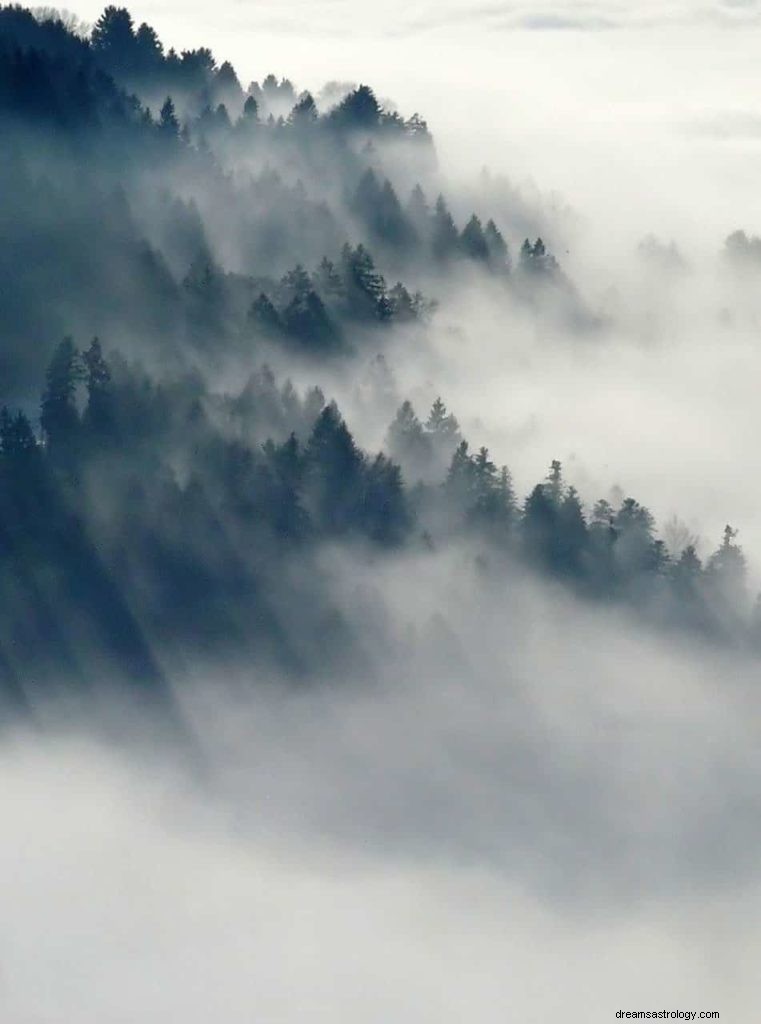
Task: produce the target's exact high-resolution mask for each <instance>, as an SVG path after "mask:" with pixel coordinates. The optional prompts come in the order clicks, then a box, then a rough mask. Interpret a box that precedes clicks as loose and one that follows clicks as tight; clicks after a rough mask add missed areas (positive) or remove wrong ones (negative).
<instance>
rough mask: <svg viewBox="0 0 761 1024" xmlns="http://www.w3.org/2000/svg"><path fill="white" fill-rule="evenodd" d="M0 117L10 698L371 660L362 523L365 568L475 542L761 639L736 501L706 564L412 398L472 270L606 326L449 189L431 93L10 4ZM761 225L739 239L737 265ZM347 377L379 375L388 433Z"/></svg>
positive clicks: (650, 615) (538, 568)
mask: <svg viewBox="0 0 761 1024" xmlns="http://www.w3.org/2000/svg"><path fill="white" fill-rule="evenodd" d="M0 124H2V130H3V140H4V144H3V146H2V152H0V197H2V198H0V238H1V239H2V241H1V242H0V337H1V338H2V344H1V346H0V392H1V393H0V404H1V405H2V413H0V595H1V599H0V681H2V685H3V691H4V694H5V696H6V698H7V701H8V702H9V704H10V705H12V706H14V707H16V708H18V709H21V710H23V709H29V708H30V707H31V706H33V704H34V702H35V700H37V699H38V698H39V697H41V696H43V695H44V694H46V693H47V692H50V691H55V689H56V688H57V687H62V688H65V689H68V688H71V687H73V688H75V689H76V688H80V689H82V690H83V691H84V692H87V691H89V690H91V689H93V688H95V687H97V686H102V685H104V684H103V680H108V681H109V685H116V686H119V687H124V686H126V687H127V688H129V689H134V690H135V692H137V693H139V694H141V695H142V697H143V698H145V699H147V700H149V701H152V700H162V699H164V697H168V694H169V687H168V683H167V680H168V678H169V677H170V676H172V675H173V674H174V673H175V672H176V671H177V668H178V666H182V665H183V664H187V663H191V662H194V661H199V660H200V661H201V662H203V661H208V662H216V663H218V664H219V663H225V662H229V663H235V662H236V661H240V660H241V659H248V660H249V661H251V662H252V663H263V664H264V663H267V664H274V665H277V666H278V667H279V669H280V670H281V671H282V672H284V673H286V674H287V675H288V676H290V677H292V678H293V679H295V680H301V681H305V680H307V679H309V678H312V677H315V678H316V677H325V678H327V677H330V675H331V673H334V672H337V671H338V669H339V667H340V666H341V665H342V664H345V663H347V661H353V662H356V663H361V661H362V658H363V656H364V655H363V650H362V642H361V637H359V636H357V635H356V632H355V631H354V630H353V629H352V626H351V624H350V623H349V622H347V621H346V620H345V618H344V617H343V615H342V613H341V611H340V609H339V608H337V607H336V606H335V603H334V601H333V598H332V591H331V587H330V582H329V579H328V578H327V576H326V569H325V564H324V561H323V560H321V557H322V554H323V553H324V552H325V551H330V550H333V549H336V548H340V549H342V550H347V551H351V552H352V553H353V554H354V555H355V556H356V557H358V558H361V559H364V560H365V561H366V562H367V563H368V564H370V565H371V566H372V565H375V564H380V563H382V562H384V561H393V560H394V559H400V558H402V557H404V556H405V554H406V553H410V552H415V553H417V554H419V555H422V556H423V557H426V556H427V557H430V558H436V557H437V556H438V554H439V553H440V552H442V551H445V550H449V549H451V550H457V551H461V550H464V551H466V552H467V553H468V557H469V558H470V559H471V561H472V563H473V564H474V565H475V566H476V567H477V569H478V572H479V573H480V574H482V576H483V578H484V581H485V585H488V586H492V587H493V586H497V587H499V588H502V589H504V590H505V591H509V589H510V588H511V587H513V586H515V585H516V581H518V580H520V579H521V578H523V577H524V576H525V575H529V576H532V577H534V576H535V577H539V578H541V579H545V580H547V581H550V583H551V585H553V586H557V587H559V588H563V589H565V590H568V591H569V592H570V593H572V594H574V595H576V596H577V597H578V598H579V599H580V600H582V601H584V602H587V603H589V605H590V606H594V605H596V604H598V605H604V606H610V605H611V604H613V605H616V606H620V608H621V609H622V610H624V611H625V614H627V615H631V616H635V617H639V618H640V619H642V620H644V621H646V622H648V623H650V624H652V625H653V626H655V627H656V628H657V629H660V630H665V631H667V632H675V633H677V634H683V635H684V636H685V637H689V636H695V637H697V636H699V637H701V638H703V640H706V639H707V640H709V641H710V642H715V643H717V644H720V645H729V646H732V647H740V648H742V649H744V650H747V651H750V652H754V651H755V650H756V648H757V647H758V646H759V644H761V615H760V614H759V609H758V606H757V605H756V604H754V601H753V599H752V595H751V593H750V588H749V584H748V581H747V571H746V563H745V558H744V555H743V552H742V550H741V548H740V546H739V544H738V541H737V531H736V529H734V528H733V527H732V526H731V525H727V526H726V528H725V530H724V532H723V535H722V536H720V537H717V538H714V548H713V551H712V553H710V554H708V555H707V556H706V557H704V558H703V559H701V557H699V554H698V551H697V549H696V544H695V539H694V538H692V537H691V536H690V535H689V531H686V530H685V531H683V535H681V536H679V537H677V538H676V540H675V541H674V542H673V543H670V544H669V543H667V542H666V541H665V540H664V539H663V538H662V536H660V535H659V531H658V528H657V526H656V519H655V515H654V513H653V512H651V511H650V510H649V509H648V508H647V507H646V506H645V505H643V504H640V502H639V501H638V500H635V498H634V497H631V496H629V495H626V494H624V493H622V494H620V495H613V494H609V495H607V496H606V497H602V498H600V499H599V500H596V501H593V502H592V503H591V504H590V503H589V501H588V500H587V499H586V498H584V497H582V496H581V495H580V493H579V491H578V490H577V489H576V487H574V486H573V485H572V484H570V483H568V482H567V480H566V477H565V475H564V467H563V466H562V465H561V462H560V461H558V460H552V461H551V462H550V464H549V466H548V467H547V470H546V475H544V476H543V478H542V479H540V480H539V481H538V482H537V483H536V485H535V486H533V488H531V489H529V490H528V492H527V493H519V492H518V490H517V488H516V486H515V484H514V482H513V478H512V476H511V473H510V470H509V468H508V467H507V466H506V465H502V464H501V457H502V456H503V453H500V457H498V456H497V455H495V453H493V452H491V451H490V450H489V449H488V448H487V447H485V446H483V445H482V444H481V443H480V439H479V438H478V437H477V436H469V437H465V436H464V430H463V428H462V427H461V425H460V423H459V422H458V418H457V415H458V411H457V409H456V408H453V409H450V408H449V407H448V405H447V404H446V403H447V401H448V398H447V395H446V394H442V395H441V396H437V397H435V400H434V401H433V402H432V404H431V406H430V407H429V408H417V409H416V408H415V407H414V406H413V402H412V401H411V400H409V398H408V396H406V395H405V394H404V389H403V386H401V387H400V385H399V384H398V381H397V378H396V375H395V372H394V360H395V353H396V352H397V351H398V350H399V346H402V347H403V348H404V349H407V350H414V349H415V348H416V347H419V348H420V349H425V347H426V346H427V345H429V343H430V338H431V336H432V335H434V334H435V332H436V331H437V330H439V329H440V328H439V324H440V322H441V320H440V318H441V309H440V307H441V300H442V297H443V296H445V295H446V294H447V292H448V290H450V289H451V288H454V287H459V286H461V285H462V284H463V282H465V283H468V282H473V281H477V282H481V284H482V286H483V287H484V288H488V289H490V290H491V291H492V292H494V293H496V294H498V295H499V296H501V297H502V299H500V301H502V300H504V301H505V302H509V303H510V304H512V306H513V307H514V308H517V309H519V310H521V311H522V315H525V316H527V317H535V318H542V317H546V318H549V319H550V321H551V320H552V318H553V317H554V318H557V317H561V316H562V317H563V318H564V322H566V323H568V324H571V325H572V329H573V331H575V332H578V333H579V334H581V335H592V336H593V335H594V334H595V332H597V331H599V330H600V328H601V324H602V320H601V316H600V314H599V313H597V312H595V311H594V310H593V307H592V306H591V305H590V304H589V303H588V302H587V301H586V300H585V298H584V295H583V294H582V291H581V290H580V289H579V288H578V287H577V286H576V285H575V284H574V283H573V281H572V280H571V278H570V277H569V275H568V274H567V273H566V272H565V271H564V269H563V268H562V266H561V264H560V262H559V260H558V259H557V258H556V257H555V255H553V253H552V252H551V251H550V248H548V246H547V245H546V243H545V241H543V240H542V238H541V237H538V235H532V236H531V237H530V238H526V237H521V236H520V235H518V236H516V235H515V228H516V225H515V224H514V223H507V224H498V223H497V218H496V217H494V216H492V215H491V214H490V211H489V209H488V204H487V202H486V201H485V200H484V201H483V202H482V201H480V200H479V204H478V207H477V208H476V209H468V208H463V206H462V202H461V201H460V200H459V198H458V199H456V200H451V199H448V198H447V196H446V194H445V193H444V191H442V190H441V188H440V185H441V180H442V179H441V175H440V169H439V166H438V158H437V155H436V149H435V145H434V141H433V138H432V134H431V132H430V130H429V128H428V126H427V124H426V122H425V120H424V119H423V117H422V116H421V115H420V114H418V113H412V114H411V115H410V116H406V117H405V116H402V115H401V114H400V113H399V112H397V111H396V110H395V109H393V107H392V106H391V105H390V104H389V103H387V101H382V100H380V99H379V98H378V96H377V95H376V93H375V92H374V91H373V89H372V88H371V87H370V86H369V85H366V84H359V85H356V86H351V87H348V88H344V87H342V86H341V85H340V83H329V84H328V85H327V86H326V87H325V88H324V89H323V90H322V92H321V93H319V94H316V95H314V96H313V95H312V94H311V93H310V92H307V91H299V90H298V89H297V88H296V87H295V86H294V84H293V83H292V82H291V81H289V80H288V79H287V78H280V79H278V78H277V77H276V76H275V75H274V74H267V75H266V77H264V78H263V79H262V81H261V82H257V81H254V82H251V83H250V84H249V85H248V86H245V87H244V86H243V85H242V84H241V82H240V81H239V79H238V77H237V74H236V72H235V70H234V68H233V67H232V65H231V64H230V63H228V62H223V63H222V64H218V63H217V61H216V59H215V57H214V56H213V55H212V53H211V52H210V51H209V50H207V49H198V50H192V51H183V52H181V53H177V52H176V51H175V50H174V49H172V48H169V49H166V48H165V45H164V43H162V41H161V40H160V39H159V37H158V35H157V33H156V32H155V31H154V30H153V29H152V28H151V27H150V26H149V25H146V24H141V25H135V23H134V21H133V19H132V17H131V15H130V13H129V12H128V10H126V9H124V8H117V7H113V6H111V7H107V8H106V9H105V11H104V12H103V14H102V15H101V16H100V18H99V19H98V21H97V22H96V24H95V25H94V27H93V28H92V30H91V31H89V32H85V31H83V29H82V27H81V26H80V25H79V24H78V23H77V22H76V20H75V19H73V18H70V17H67V16H65V15H61V14H58V13H56V12H54V11H30V10H27V9H24V8H22V7H18V6H9V7H3V8H2V9H0ZM487 198H488V197H487ZM758 244H759V243H758V239H755V238H748V237H747V236H746V235H745V234H744V233H742V232H738V233H736V234H735V235H733V236H731V237H730V239H728V242H727V258H728V260H730V261H732V260H733V261H735V263H737V262H738V261H739V262H740V263H743V262H745V263H747V262H748V261H752V260H753V259H754V258H756V259H757V256H756V254H755V250H756V249H757V248H758ZM326 379H327V380H335V381H336V382H337V387H338V388H339V390H340V389H341V388H345V387H346V382H347V381H357V380H361V401H360V402H359V403H358V404H359V407H360V408H362V407H365V408H366V411H367V414H368V416H370V417H371V418H372V417H374V418H375V420H378V421H380V420H381V419H383V418H384V417H385V421H384V426H383V429H382V431H381V434H382V440H381V444H380V448H379V450H377V449H376V448H374V447H369V446H368V445H366V444H364V443H363V442H362V441H361V440H360V438H362V437H363V436H367V431H364V428H363V425H362V424H361V423H360V424H358V425H356V426H355V424H354V422H352V419H353V417H352V416H348V415H347V416H346V418H345V417H344V414H343V413H342V411H341V409H340V408H339V403H338V402H337V400H336V399H335V397H334V395H333V394H331V392H330V389H329V388H326V386H325V385H324V384H323V383H315V381H320V382H323V381H325V380H326ZM355 404H356V403H355ZM354 413H355V416H358V415H359V413H358V412H357V410H356V409H355V410H354ZM376 433H377V432H376ZM468 433H469V434H471V433H472V431H471V430H470V429H469V430H468ZM509 455H510V453H509V452H506V453H504V457H506V461H508V462H509V461H510V460H509ZM613 482H614V481H611V483H613ZM686 511H689V510H686ZM728 514H729V515H731V510H729V513H728ZM378 628H379V629H382V625H379V626H378ZM389 642H390V641H389Z"/></svg>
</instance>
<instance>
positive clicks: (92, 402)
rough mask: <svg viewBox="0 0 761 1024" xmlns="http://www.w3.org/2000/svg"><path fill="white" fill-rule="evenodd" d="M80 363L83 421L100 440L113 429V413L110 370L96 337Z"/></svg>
mask: <svg viewBox="0 0 761 1024" xmlns="http://www.w3.org/2000/svg"><path fill="white" fill-rule="evenodd" d="M82 364H83V367H84V377H85V384H86V387H87V406H86V408H85V412H84V416H83V422H84V425H85V427H86V428H87V429H88V431H90V432H92V433H93V434H95V435H97V436H98V437H99V438H100V439H101V440H102V439H104V438H105V437H106V436H108V435H109V434H111V433H112V432H113V430H114V427H115V413H114V398H113V393H112V387H111V371H110V369H109V367H108V363H107V362H106V360H105V359H104V358H103V350H102V348H101V345H100V341H99V340H98V339H97V338H93V340H92V341H91V343H90V347H89V348H87V349H86V350H85V351H84V352H83V353H82Z"/></svg>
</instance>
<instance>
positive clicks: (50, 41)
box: [0, 6, 564, 399]
mask: <svg viewBox="0 0 761 1024" xmlns="http://www.w3.org/2000/svg"><path fill="white" fill-rule="evenodd" d="M278 111H281V112H280V113H278ZM283 111H284V112H283ZM0 125H1V126H2V128H3V132H4V146H3V147H2V153H0V194H2V195H3V196H5V197H9V196H12V197H13V202H12V203H11V202H8V201H5V202H0V231H2V234H3V238H4V242H5V244H4V246H3V248H2V251H0V273H1V274H2V279H3V282H4V301H3V303H2V304H0V332H1V333H2V335H3V337H4V339H5V345H4V351H3V353H2V356H0V358H1V359H2V367H0V369H2V379H3V381H4V385H3V390H4V392H5V394H6V396H8V397H10V398H12V399H16V398H18V397H20V396H21V397H24V390H25V389H27V388H31V387H33V386H34V379H35V377H36V376H37V375H38V374H39V373H40V372H41V371H42V369H43V367H44V361H45V360H46V358H47V357H48V356H49V349H48V348H47V344H46V341H45V339H48V338H51V337H56V336H61V335H63V334H66V333H76V334H85V335H89V334H94V333H98V334H101V335H103V336H109V337H116V336H119V337H120V338H125V337H128V338H130V342H131V344H132V345H133V346H134V350H135V352H136V353H137V354H139V355H141V356H144V357H147V356H149V355H150V356H153V355H154V354H155V352H156V350H159V351H160V353H161V358H162V360H164V361H165V362H167V363H171V360H172V359H175V361H176V363H177V365H178V366H180V365H182V362H183V358H184V357H183V354H182V353H183V351H184V350H185V348H186V346H187V344H188V343H190V344H193V345H196V346H197V347H198V348H199V349H200V350H201V351H203V352H206V353H207V354H208V353H210V352H213V353H214V358H215V361H217V362H218V361H220V360H224V358H226V357H231V356H233V355H237V354H239V352H240V351H241V347H242V349H243V350H244V351H247V346H248V348H250V342H251V341H252V340H254V341H255V340H256V330H253V337H252V329H255V328H257V327H258V328H261V331H260V332H259V333H260V334H261V335H263V336H264V337H265V338H266V340H267V341H268V342H269V343H273V342H276V341H278V340H280V341H282V340H285V341H287V342H291V343H293V342H295V343H296V345H297V347H298V346H299V345H305V346H306V347H307V348H308V349H309V348H310V347H311V346H316V347H317V348H318V349H319V348H324V349H326V350H327V349H336V350H339V349H343V350H351V349H352V348H354V347H356V345H357V344H358V342H359V341H360V339H361V333H360V335H359V336H357V327H358V326H360V327H361V326H362V324H366V325H368V326H370V325H373V324H376V323H389V322H393V321H394V320H401V321H410V320H413V319H417V318H419V317H420V315H421V314H422V313H424V312H425V313H427V312H429V311H430V310H431V309H432V308H433V306H434V305H435V302H434V300H433V298H431V299H423V297H422V294H421V292H428V291H429V290H430V289H431V288H433V289H434V290H435V289H436V288H438V287H439V285H440V283H441V282H442V281H443V280H445V276H446V275H447V274H449V273H452V272H458V271H459V269H460V268H463V267H469V268H473V269H475V270H476V271H478V272H483V273H488V274H490V275H492V276H496V277H498V278H500V279H503V280H504V281H505V282H506V286H507V282H508V281H509V273H510V270H511V265H512V260H511V256H510V252H509V249H508V244H507V242H506V240H505V238H504V237H503V235H502V233H501V232H500V230H499V228H498V227H497V225H496V223H495V222H494V221H493V220H492V219H489V218H484V220H482V219H481V218H480V217H479V216H478V215H476V214H475V213H473V214H472V215H470V216H464V217H463V219H462V220H461V221H460V222H459V223H458V222H457V221H456V220H455V217H454V216H453V214H452V213H451V211H450V207H449V204H448V203H447V200H446V198H445V197H444V196H443V195H440V194H438V191H437V190H436V179H435V174H434V173H433V172H432V166H433V165H432V161H435V158H434V157H433V148H432V141H431V138H430V134H429V132H428V130H427V127H426V126H425V123H424V122H423V121H422V119H421V118H420V117H419V116H418V115H413V117H412V118H409V119H406V120H405V119H404V118H402V117H400V115H398V114H396V113H395V112H391V111H388V110H385V109H384V108H383V106H382V105H381V104H380V102H379V101H378V99H377V97H376V96H375V94H374V93H373V91H372V89H371V88H369V87H368V86H366V85H360V86H358V87H357V88H355V89H352V90H350V91H349V92H348V93H346V94H343V93H342V92H341V91H340V90H337V91H336V90H332V91H331V90H330V89H328V90H327V91H326V93H325V97H324V98H323V100H322V102H321V105H320V107H319V108H318V104H317V103H316V101H315V100H314V99H313V98H312V97H311V96H310V95H309V94H307V93H302V94H299V93H297V92H296V90H295V89H294V87H293V85H292V84H291V83H290V82H288V81H287V80H277V79H276V78H275V77H274V76H272V75H269V76H267V77H266V78H265V79H264V80H263V81H262V83H261V85H260V84H258V83H256V82H254V83H251V84H250V85H249V86H248V87H247V89H243V88H242V87H241V85H240V83H239V82H238V79H237V77H236V75H235V72H234V70H233V69H232V68H231V66H230V65H229V64H227V63H223V64H222V65H217V63H216V62H215V60H214V58H213V56H212V55H211V53H210V51H208V50H206V49H198V50H194V51H185V52H183V53H181V54H177V53H175V52H174V51H173V50H171V49H170V50H165V49H164V47H163V45H162V43H161V41H160V40H159V39H158V37H157V36H156V33H155V32H154V30H153V29H152V28H150V26H147V25H140V26H137V27H136V26H135V25H134V24H133V22H132V19H131V16H130V15H129V12H128V11H127V10H126V9H124V8H116V7H109V8H107V9H106V11H105V12H104V14H103V15H102V16H101V18H100V19H99V20H98V22H97V23H96V25H95V27H94V28H93V30H92V33H91V34H90V35H89V37H88V36H85V35H84V34H83V33H82V32H81V30H80V29H79V28H78V26H77V25H76V24H74V23H72V22H71V21H64V20H62V18H61V17H60V16H58V15H55V14H52V13H47V14H46V13H44V12H43V13H39V14H33V13H32V12H30V11H28V10H26V9H24V8H21V7H18V6H9V7H2V8H0ZM400 147H401V148H400ZM400 154H401V156H400ZM400 168H401V169H403V171H404V173H403V174H402V172H401V170H400ZM413 172H415V173H417V172H419V175H418V180H419V181H421V183H420V184H417V185H415V186H413V185H412V184H410V183H408V182H406V181H405V182H404V183H403V184H401V185H400V184H395V181H394V179H395V178H398V177H399V176H400V175H401V176H402V177H403V178H404V177H409V175H410V174H412V173H413ZM423 179H427V184H426V181H424V180H423ZM414 180H415V179H414V177H413V179H412V181H413V182H414ZM427 193H428V195H430V196H431V198H430V199H429V198H428V195H427ZM434 197H435V198H434ZM296 267H305V268H311V269H310V279H311V284H310V287H309V288H306V287H305V286H304V287H301V286H299V288H298V289H297V293H296V294H291V295H288V296H287V297H286V296H285V293H286V292H287V291H288V287H287V286H284V285H283V284H282V279H283V277H284V275H287V274H288V273H289V272H290V271H292V270H293V269H294V268H296ZM318 267H320V269H319V271H318V269H317V268H318ZM517 270H518V273H517V275H516V274H513V275H512V278H513V280H514V283H515V286H516V288H515V291H516V293H520V291H521V287H523V286H524V285H525V284H526V283H527V282H529V281H531V282H536V281H537V280H538V279H539V278H542V279H543V280H546V281H552V282H554V283H556V284H559V285H562V284H564V279H563V277H562V274H561V273H560V271H559V268H558V267H557V265H556V263H555V261H554V260H553V259H552V257H550V256H549V254H547V253H546V250H545V248H544V244H543V243H542V242H541V240H537V241H536V242H535V243H529V242H528V241H526V242H525V244H524V246H523V248H522V249H521V250H520V253H519V257H518V259H517ZM386 282H388V284H387V283H386ZM255 304H256V305H255Z"/></svg>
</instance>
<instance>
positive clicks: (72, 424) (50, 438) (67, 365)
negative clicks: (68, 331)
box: [40, 337, 82, 456]
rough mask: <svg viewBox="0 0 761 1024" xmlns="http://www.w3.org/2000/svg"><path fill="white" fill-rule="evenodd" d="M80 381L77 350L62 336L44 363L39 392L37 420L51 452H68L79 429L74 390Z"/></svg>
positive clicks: (80, 368)
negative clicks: (38, 416)
mask: <svg viewBox="0 0 761 1024" xmlns="http://www.w3.org/2000/svg"><path fill="white" fill-rule="evenodd" d="M81 380H82V364H81V360H80V357H79V352H78V351H77V349H76V347H75V345H74V342H73V340H72V339H71V338H68V337H67V338H64V339H63V341H62V342H61V343H60V345H58V347H57V348H56V350H55V352H54V353H53V357H52V359H51V360H50V363H49V364H48V368H47V371H46V374H45V390H44V392H43V395H42V405H41V415H40V423H41V425H42V430H43V436H44V438H45V442H46V445H47V447H48V450H49V451H50V453H51V454H52V455H55V456H58V455H64V454H67V453H69V452H71V449H72V446H73V443H74V440H75V438H76V435H77V433H78V430H79V413H78V411H77V404H76V390H77V384H78V383H79V382H80V381H81Z"/></svg>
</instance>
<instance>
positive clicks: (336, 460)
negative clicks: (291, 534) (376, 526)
mask: <svg viewBox="0 0 761 1024" xmlns="http://www.w3.org/2000/svg"><path fill="white" fill-rule="evenodd" d="M305 464H306V478H305V479H306V499H307V508H308V510H309V512H310V515H311V518H312V521H313V522H314V523H315V525H316V526H317V528H318V529H319V530H320V531H321V532H323V533H327V534H338V533H343V532H346V531H351V530H352V529H354V528H356V527H357V526H358V525H359V519H358V516H359V508H358V503H359V500H360V496H361V486H362V476H363V470H364V459H363V456H362V453H361V452H360V451H359V449H358V448H357V446H356V444H355V443H354V438H353V437H352V436H351V434H350V433H349V430H348V428H347V426H346V424H345V423H344V421H343V419H342V417H341V414H340V413H339V411H338V407H337V406H336V405H335V403H334V402H331V403H330V405H327V406H326V407H325V408H324V409H323V410H322V412H321V413H320V415H319V416H318V417H317V421H316V423H315V425H314V428H313V430H312V433H311V436H310V438H309V442H308V444H307V447H306V463H305Z"/></svg>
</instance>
